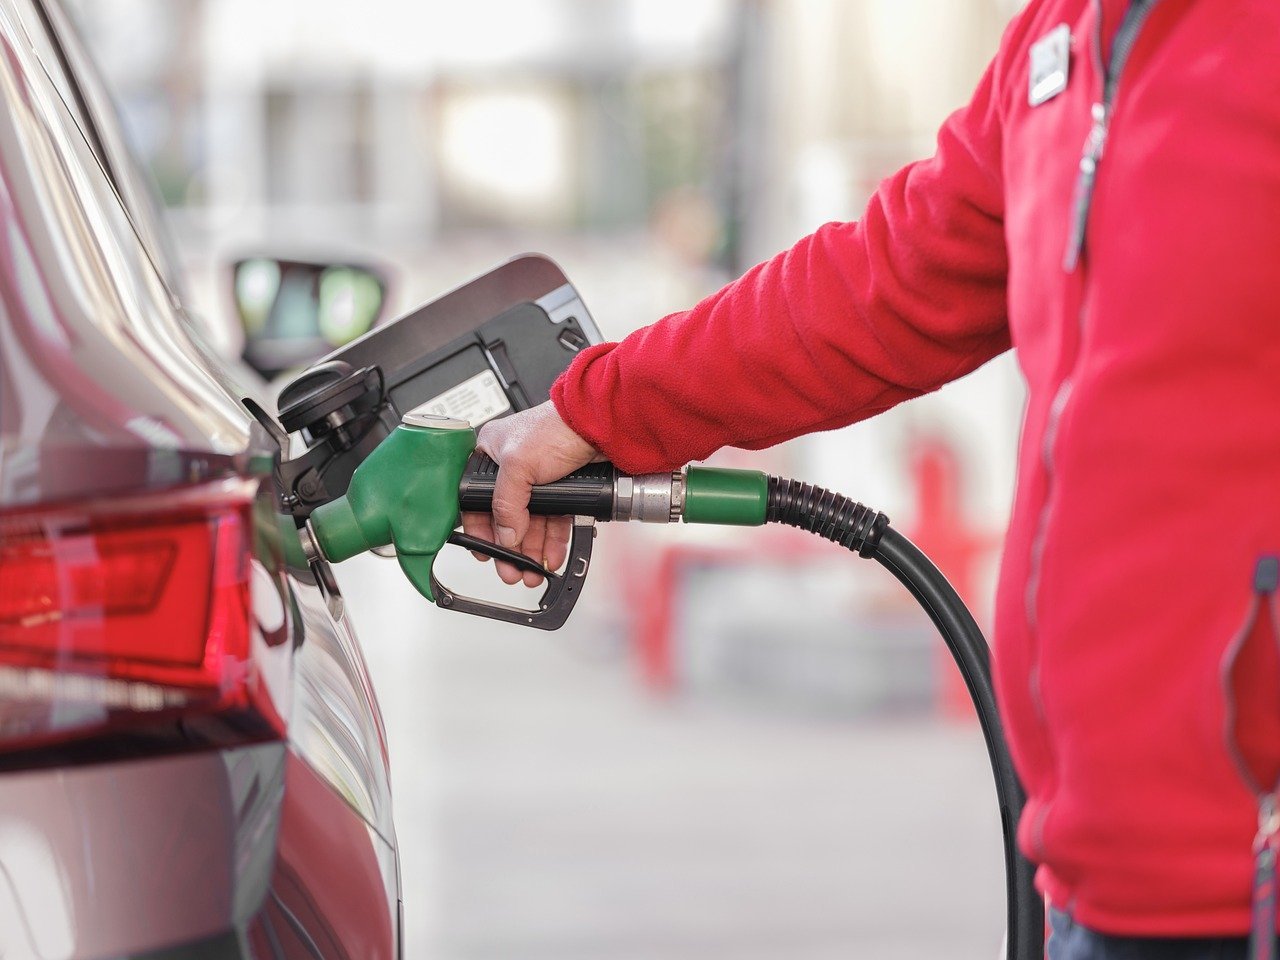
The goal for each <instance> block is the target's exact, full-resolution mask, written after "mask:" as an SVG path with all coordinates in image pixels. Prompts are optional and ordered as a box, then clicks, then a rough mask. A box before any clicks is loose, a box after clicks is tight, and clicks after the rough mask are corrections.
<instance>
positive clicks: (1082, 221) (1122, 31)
mask: <svg viewBox="0 0 1280 960" xmlns="http://www.w3.org/2000/svg"><path fill="white" fill-rule="evenodd" d="M1157 3H1159V0H1131V2H1130V4H1129V7H1128V8H1127V9H1126V10H1125V15H1124V20H1123V21H1122V22H1121V24H1120V28H1119V29H1118V30H1117V31H1116V35H1115V38H1114V39H1113V40H1112V44H1111V58H1110V62H1109V63H1104V61H1103V57H1102V26H1103V24H1102V12H1103V11H1102V0H1093V6H1094V15H1095V21H1096V22H1095V25H1094V34H1093V56H1094V66H1095V69H1096V71H1097V73H1098V75H1099V76H1101V77H1102V99H1101V100H1100V101H1098V102H1096V103H1095V104H1094V105H1093V107H1092V111H1091V113H1092V118H1093V124H1092V126H1091V127H1090V128H1089V134H1088V136H1087V137H1086V138H1085V143H1084V149H1083V151H1082V153H1081V157H1080V170H1079V173H1078V174H1077V175H1076V185H1075V192H1074V197H1073V201H1072V205H1071V223H1070V225H1069V230H1068V240H1067V250H1066V254H1065V256H1064V257H1063V269H1064V270H1066V271H1067V272H1068V273H1071V272H1073V271H1074V270H1075V269H1076V267H1077V266H1078V265H1079V262H1080V256H1081V254H1082V252H1083V250H1084V239H1085V231H1086V228H1087V227H1088V223H1089V212H1090V209H1091V207H1092V205H1093V194H1094V183H1095V181H1096V179H1097V173H1098V165H1099V164H1100V163H1101V161H1102V153H1103V149H1104V148H1105V147H1106V143H1107V133H1108V131H1109V128H1110V123H1111V114H1112V109H1113V106H1114V104H1115V98H1116V91H1117V89H1118V87H1119V85H1120V75H1121V74H1122V73H1123V71H1124V67H1125V64H1126V63H1127V62H1128V60H1129V54H1130V53H1132V52H1133V47H1134V44H1135V43H1136V42H1137V39H1138V34H1139V33H1140V32H1141V30H1142V27H1143V25H1144V24H1145V23H1146V22H1147V18H1148V17H1149V16H1150V15H1151V11H1152V10H1153V9H1154V8H1155V6H1156V4H1157ZM1076 321H1077V324H1078V325H1079V326H1080V327H1083V325H1084V318H1083V316H1077V318H1076ZM1077 350H1078V347H1077ZM1074 363H1075V360H1074V359H1073V361H1072V365H1073V367H1074ZM1072 387H1073V376H1072V374H1071V373H1070V372H1068V373H1067V375H1066V376H1065V377H1064V378H1063V379H1062V381H1061V382H1060V383H1059V384H1058V389H1057V391H1055V393H1054V396H1053V401H1052V403H1051V404H1050V407H1049V417H1048V420H1047V422H1046V424H1045V430H1044V439H1043V442H1042V444H1041V449H1040V456H1041V460H1042V461H1043V463H1044V470H1045V477H1046V490H1045V497H1044V503H1043V505H1042V506H1041V508H1040V515H1039V517H1038V518H1037V520H1036V532H1035V536H1034V537H1033V538H1032V541H1031V565H1030V570H1029V571H1028V576H1027V588H1026V596H1025V600H1024V603H1025V606H1026V617H1027V626H1028V627H1029V629H1030V630H1031V633H1032V635H1033V636H1034V635H1035V634H1036V633H1037V632H1038V628H1039V621H1038V617H1037V611H1036V607H1037V599H1038V594H1039V591H1040V579H1041V568H1042V566H1043V563H1044V551H1045V539H1046V535H1047V532H1048V526H1049V513H1050V509H1049V508H1050V503H1051V501H1052V497H1051V494H1052V492H1053V480H1054V472H1055V470H1054V448H1055V447H1056V445H1057V440H1058V426H1059V423H1060V422H1061V420H1062V414H1063V411H1064V410H1065V409H1066V406H1067V401H1068V400H1069V399H1070V397H1071V391H1072ZM1028 687H1029V691H1030V696H1031V703H1032V706H1033V708H1034V709H1035V711H1036V714H1037V717H1038V718H1039V720H1040V723H1041V725H1044V724H1045V723H1046V722H1047V718H1046V715H1045V708H1044V701H1043V698H1042V696H1041V684H1040V658H1039V654H1038V645H1037V650H1036V651H1033V653H1032V660H1031V669H1030V672H1029V676H1028ZM1048 815H1049V805H1048V804H1047V803H1046V804H1045V805H1044V806H1042V807H1041V809H1040V811H1039V814H1038V816H1037V818H1036V821H1035V823H1034V825H1033V829H1032V842H1033V844H1034V845H1035V851H1036V853H1037V854H1038V855H1039V858H1040V859H1043V858H1044V855H1045V850H1044V826H1045V821H1046V820H1047V819H1048Z"/></svg>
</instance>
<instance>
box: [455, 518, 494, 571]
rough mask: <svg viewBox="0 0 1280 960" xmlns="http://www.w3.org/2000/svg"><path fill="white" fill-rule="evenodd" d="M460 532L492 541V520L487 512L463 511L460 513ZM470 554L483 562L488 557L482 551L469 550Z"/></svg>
mask: <svg viewBox="0 0 1280 960" xmlns="http://www.w3.org/2000/svg"><path fill="white" fill-rule="evenodd" d="M462 532H463V533H465V534H469V535H470V536H473V537H476V538H478V539H480V540H488V541H489V542H490V543H493V542H494V540H493V521H492V519H490V517H489V514H487V513H464V514H463V515H462ZM471 555H472V556H473V557H475V558H476V559H477V560H479V561H480V562H481V563H483V562H484V561H485V560H488V559H489V558H488V557H486V556H485V555H484V554H483V553H476V552H475V551H474V550H472V551H471Z"/></svg>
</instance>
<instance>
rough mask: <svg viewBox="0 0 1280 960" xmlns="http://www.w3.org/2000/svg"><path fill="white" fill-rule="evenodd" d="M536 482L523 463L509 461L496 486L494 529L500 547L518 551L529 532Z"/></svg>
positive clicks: (511, 458)
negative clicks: (531, 505)
mask: <svg viewBox="0 0 1280 960" xmlns="http://www.w3.org/2000/svg"><path fill="white" fill-rule="evenodd" d="M532 491H533V481H532V479H530V474H529V470H528V468H527V467H526V466H525V464H524V462H523V461H522V460H518V459H516V458H515V457H509V458H508V459H507V460H506V461H505V462H504V463H503V464H502V467H501V469H499V470H498V479H497V480H496V481H495V482H494V485H493V525H494V531H493V532H494V533H496V534H497V535H498V543H500V544H502V545H503V546H504V547H507V548H508V549H510V550H517V549H519V546H520V544H521V542H523V540H524V538H525V534H526V532H527V531H528V529H529V495H530V494H531V493H532Z"/></svg>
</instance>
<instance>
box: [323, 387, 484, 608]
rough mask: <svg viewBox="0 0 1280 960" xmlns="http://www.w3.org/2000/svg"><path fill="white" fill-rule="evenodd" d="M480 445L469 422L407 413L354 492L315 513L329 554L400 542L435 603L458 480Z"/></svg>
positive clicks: (405, 561) (401, 556) (335, 556)
mask: <svg viewBox="0 0 1280 960" xmlns="http://www.w3.org/2000/svg"><path fill="white" fill-rule="evenodd" d="M475 445H476V432H475V431H474V430H473V429H471V426H470V425H469V424H467V423H465V422H463V421H460V420H449V419H447V418H440V417H429V416H425V415H421V414H413V413H411V414H409V415H407V416H406V417H405V420H404V423H402V424H401V425H400V426H398V427H396V429H395V430H393V431H392V432H391V436H389V437H387V439H386V440H384V441H382V443H380V444H379V445H378V447H377V448H376V449H375V450H374V451H373V453H371V454H369V456H368V458H367V459H366V460H365V461H364V462H363V463H361V464H360V466H359V467H357V468H356V471H355V473H354V474H352V476H351V485H350V486H349V487H348V488H347V492H346V495H345V496H342V497H339V498H338V499H337V500H334V501H332V502H331V503H326V504H324V505H323V506H321V507H317V508H316V509H315V510H314V511H313V512H312V514H311V519H310V524H311V530H312V532H313V534H314V535H315V540H316V544H317V546H319V548H320V550H321V552H322V553H323V554H324V556H325V559H327V560H331V561H333V562H334V563H337V562H339V561H341V560H346V559H348V558H349V557H354V556H355V555H356V554H359V553H364V552H365V551H366V550H372V549H374V548H375V547H383V546H387V545H388V544H391V545H394V546H395V548H396V558H397V559H398V560H399V561H400V569H402V570H403V571H404V574H405V576H407V577H408V578H409V580H410V582H411V583H412V584H413V585H414V587H415V588H417V590H418V592H419V593H421V594H422V595H423V596H424V597H426V598H427V599H428V600H431V601H433V602H434V601H435V597H434V596H433V595H432V591H431V565H432V564H433V563H434V562H435V558H436V554H437V553H439V552H440V549H441V548H442V547H443V546H444V545H445V543H446V542H448V540H449V536H450V534H452V533H453V530H454V528H455V527H456V526H457V525H458V481H459V479H460V478H461V477H462V472H463V470H464V469H466V465H467V458H468V457H470V456H471V452H472V451H473V450H474V449H475Z"/></svg>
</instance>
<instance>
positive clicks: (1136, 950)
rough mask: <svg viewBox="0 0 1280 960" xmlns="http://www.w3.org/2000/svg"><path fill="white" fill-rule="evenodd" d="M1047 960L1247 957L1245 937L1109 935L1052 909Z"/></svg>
mask: <svg viewBox="0 0 1280 960" xmlns="http://www.w3.org/2000/svg"><path fill="white" fill-rule="evenodd" d="M1049 927H1050V930H1051V932H1050V934H1049V944H1048V947H1047V949H1046V952H1045V956H1046V957H1047V958H1048V960H1245V957H1246V951H1247V949H1248V946H1249V942H1248V940H1246V939H1245V938H1244V937H1197V938H1193V939H1185V940H1184V939H1178V940H1174V939H1168V938H1165V937H1109V936H1107V935H1106V934H1102V933H1094V932H1093V931H1092V930H1090V929H1088V928H1087V927H1082V926H1080V924H1078V923H1076V922H1075V921H1074V920H1072V919H1071V917H1070V916H1068V915H1067V914H1065V913H1063V912H1062V911H1061V910H1054V909H1052V908H1051V909H1050V910H1049Z"/></svg>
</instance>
